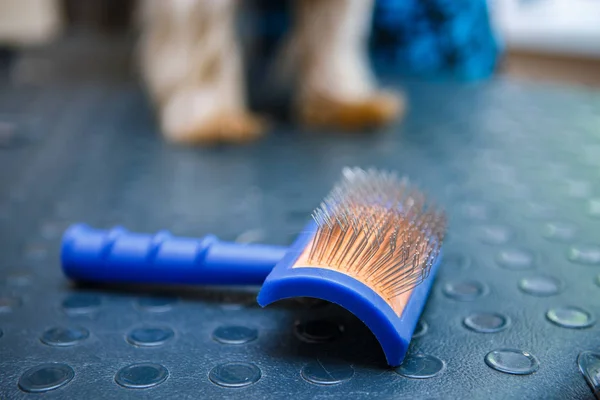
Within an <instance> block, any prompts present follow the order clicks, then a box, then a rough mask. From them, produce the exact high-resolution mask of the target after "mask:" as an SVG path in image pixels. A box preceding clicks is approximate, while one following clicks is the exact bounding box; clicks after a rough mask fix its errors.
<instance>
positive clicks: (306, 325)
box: [294, 320, 343, 343]
mask: <svg viewBox="0 0 600 400" xmlns="http://www.w3.org/2000/svg"><path fill="white" fill-rule="evenodd" d="M294 332H295V333H296V336H297V337H298V338H299V339H300V340H302V341H303V342H307V343H324V342H330V341H332V340H334V339H336V338H337V337H338V336H340V334H341V333H342V332H343V327H342V326H341V325H339V324H336V323H334V322H331V321H326V320H311V321H305V322H297V323H296V326H295V330H294Z"/></svg>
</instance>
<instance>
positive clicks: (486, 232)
mask: <svg viewBox="0 0 600 400" xmlns="http://www.w3.org/2000/svg"><path fill="white" fill-rule="evenodd" d="M511 238H512V231H511V230H510V229H509V228H507V227H505V226H501V225H487V226H482V227H480V228H479V240H481V242H482V243H485V244H490V245H501V244H506V243H508V241H509V240H510V239H511Z"/></svg>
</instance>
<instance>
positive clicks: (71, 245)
mask: <svg viewBox="0 0 600 400" xmlns="http://www.w3.org/2000/svg"><path fill="white" fill-rule="evenodd" d="M286 251H287V248H286V247H281V246H268V245H259V244H238V243H228V242H222V241H220V240H219V239H218V238H217V237H215V236H213V235H208V236H205V237H202V238H187V237H175V236H173V235H171V234H170V233H169V232H168V231H160V232H157V233H156V234H143V233H132V232H128V231H127V230H125V229H124V228H121V227H116V228H113V229H110V230H100V229H94V228H91V227H89V226H87V225H85V224H76V225H73V226H71V227H69V229H67V231H66V232H65V234H64V236H63V240H62V249H61V262H62V268H63V272H64V273H65V275H66V276H67V277H69V278H70V279H72V280H77V281H87V282H104V283H107V282H110V283H160V284H165V283H180V284H212V285H261V284H262V283H263V282H264V280H265V278H266V277H267V275H268V274H269V273H270V272H271V270H272V269H273V267H274V266H275V264H277V263H278V262H279V260H281V259H282V258H283V257H284V255H285V253H286Z"/></svg>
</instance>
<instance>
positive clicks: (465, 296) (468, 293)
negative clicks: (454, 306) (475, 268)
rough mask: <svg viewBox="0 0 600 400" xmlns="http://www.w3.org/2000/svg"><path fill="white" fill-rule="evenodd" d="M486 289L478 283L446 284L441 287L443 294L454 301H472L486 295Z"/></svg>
mask: <svg viewBox="0 0 600 400" xmlns="http://www.w3.org/2000/svg"><path fill="white" fill-rule="evenodd" d="M486 290H487V289H486V287H485V285H484V284H483V283H481V282H478V281H460V282H448V283H446V284H445V285H444V287H443V292H444V294H445V295H446V296H447V297H449V298H451V299H454V300H460V301H473V300H475V299H477V298H478V297H480V296H482V295H484V294H485V293H486Z"/></svg>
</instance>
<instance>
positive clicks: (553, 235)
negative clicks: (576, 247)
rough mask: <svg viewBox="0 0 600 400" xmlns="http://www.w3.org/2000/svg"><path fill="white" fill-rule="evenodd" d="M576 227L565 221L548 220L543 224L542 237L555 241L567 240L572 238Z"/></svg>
mask: <svg viewBox="0 0 600 400" xmlns="http://www.w3.org/2000/svg"><path fill="white" fill-rule="evenodd" d="M576 233H577V228H576V227H575V225H573V224H569V223H566V222H548V223H547V224H546V225H545V226H544V233H543V235H544V237H545V238H546V239H548V240H552V241H557V242H569V241H571V240H573V238H574V237H575V234H576Z"/></svg>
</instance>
